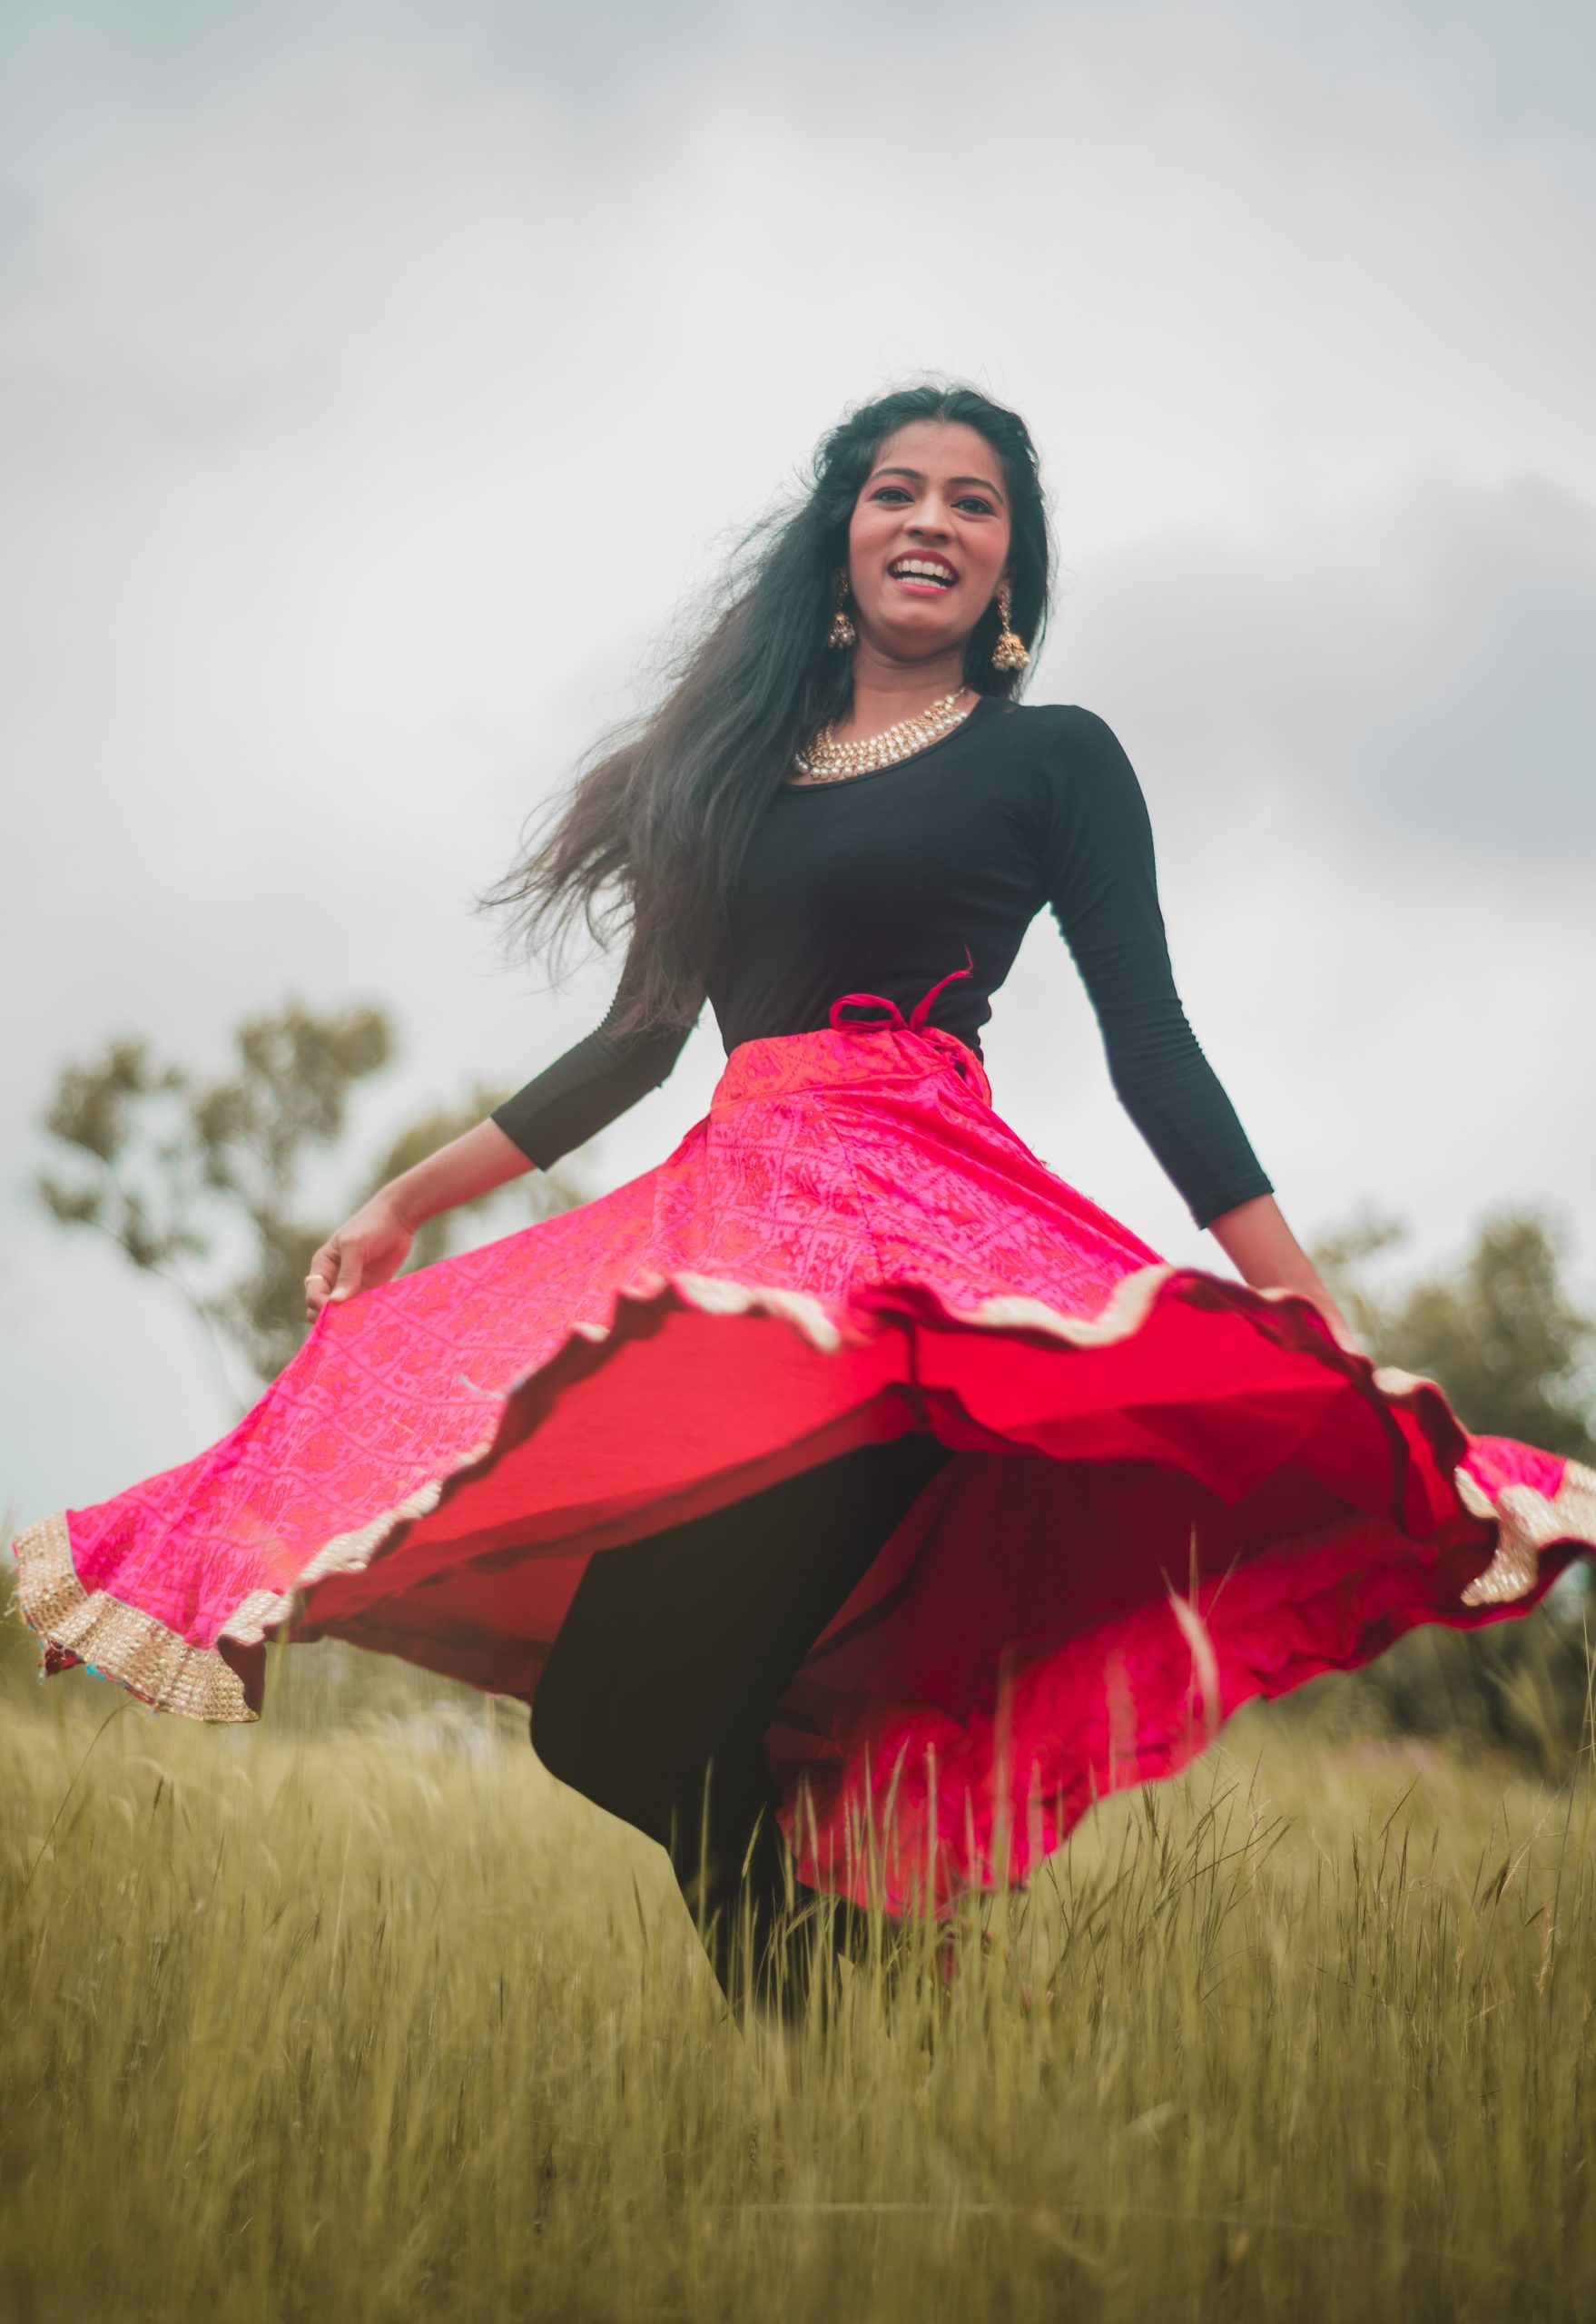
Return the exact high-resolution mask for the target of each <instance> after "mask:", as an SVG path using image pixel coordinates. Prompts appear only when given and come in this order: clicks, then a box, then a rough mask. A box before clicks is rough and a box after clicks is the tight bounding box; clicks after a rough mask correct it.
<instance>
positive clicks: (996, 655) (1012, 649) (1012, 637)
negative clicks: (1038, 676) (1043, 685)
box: [992, 581, 1030, 670]
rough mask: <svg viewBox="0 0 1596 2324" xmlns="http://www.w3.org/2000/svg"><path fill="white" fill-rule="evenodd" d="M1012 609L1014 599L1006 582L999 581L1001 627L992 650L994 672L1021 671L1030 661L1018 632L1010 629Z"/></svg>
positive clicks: (1023, 641) (999, 617)
mask: <svg viewBox="0 0 1596 2324" xmlns="http://www.w3.org/2000/svg"><path fill="white" fill-rule="evenodd" d="M1013 609H1014V599H1013V596H1012V594H1011V592H1010V587H1009V584H1008V583H1007V581H1000V582H999V584H998V619H999V620H1000V622H1001V623H1002V625H1003V626H1002V628H1001V629H1000V631H999V632H998V642H997V644H996V645H994V646H993V648H992V667H993V669H994V670H1023V669H1024V668H1025V667H1026V665H1028V664H1029V662H1030V655H1029V654H1028V653H1027V652H1026V650H1025V640H1024V638H1023V637H1021V636H1020V633H1019V631H1018V630H1015V629H1011V628H1010V614H1011V613H1012V612H1013Z"/></svg>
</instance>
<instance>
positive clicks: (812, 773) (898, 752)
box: [793, 686, 980, 783]
mask: <svg viewBox="0 0 1596 2324" xmlns="http://www.w3.org/2000/svg"><path fill="white" fill-rule="evenodd" d="M963 692H964V688H963V687H962V686H956V687H955V688H954V690H953V692H952V693H951V694H943V695H942V696H941V700H940V701H937V702H933V703H931V704H929V705H928V707H927V708H926V709H924V710H921V711H917V712H916V713H915V714H914V716H913V717H912V718H900V719H899V721H898V723H897V724H896V725H895V726H889V727H887V728H886V729H885V731H884V732H883V733H882V734H864V735H862V736H861V737H860V738H859V740H858V741H857V742H852V743H839V742H836V741H834V740H833V738H832V729H831V726H830V724H826V725H824V726H823V727H822V728H821V730H820V733H819V734H817V735H816V736H815V738H814V740H813V743H810V745H809V747H808V749H807V750H803V751H799V752H796V753H794V756H793V764H794V765H795V766H796V767H797V769H798V771H799V773H801V774H806V775H808V776H809V778H810V780H811V782H813V783H842V782H844V781H845V780H846V779H847V777H848V776H849V775H851V774H873V773H875V771H876V769H877V768H878V767H883V766H896V764H897V763H898V761H899V760H900V759H907V758H912V757H913V755H914V753H915V752H916V751H923V750H924V749H925V748H926V747H927V745H928V744H929V743H938V742H941V738H942V736H943V735H944V734H951V733H952V731H953V729H954V727H955V726H958V725H960V724H962V722H963V721H964V720H965V719H966V718H968V717H969V715H970V711H972V710H973V709H974V708H975V703H974V702H972V703H970V704H968V705H967V706H965V707H964V708H962V709H961V707H960V702H959V697H960V695H961V694H962V693H963ZM979 701H980V695H979V694H978V695H977V696H976V702H979Z"/></svg>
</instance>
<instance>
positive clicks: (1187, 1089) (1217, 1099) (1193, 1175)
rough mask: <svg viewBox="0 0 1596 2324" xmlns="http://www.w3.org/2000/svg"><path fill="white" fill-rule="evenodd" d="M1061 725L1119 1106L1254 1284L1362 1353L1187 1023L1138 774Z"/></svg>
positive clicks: (1082, 892)
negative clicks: (1320, 1320) (1306, 1311)
mask: <svg viewBox="0 0 1596 2324" xmlns="http://www.w3.org/2000/svg"><path fill="white" fill-rule="evenodd" d="M1057 721H1058V736H1057V745H1058V747H1057V751H1056V755H1055V757H1054V760H1053V763H1052V780H1053V785H1054V788H1053V794H1052V800H1051V815H1050V822H1049V864H1048V871H1049V897H1050V901H1051V902H1052V906H1053V910H1054V911H1055V913H1056V914H1057V916H1058V919H1059V925H1060V927H1061V928H1062V930H1063V931H1064V935H1065V938H1066V940H1067V941H1068V943H1069V948H1070V950H1071V952H1072V953H1073V954H1074V956H1075V960H1076V963H1077V966H1078V967H1079V970H1080V972H1081V977H1082V980H1083V982H1084V983H1085V985H1086V988H1087V990H1088V992H1089V995H1090V997H1091V1000H1092V1005H1093V1007H1094V1009H1096V1011H1097V1015H1098V1023H1099V1025H1100V1026H1101V1028H1102V1033H1103V1044H1104V1048H1105V1049H1106V1051H1107V1054H1108V1071H1109V1075H1110V1078H1112V1080H1113V1084H1114V1088H1115V1089H1116V1091H1117V1092H1118V1097H1119V1099H1120V1102H1121V1104H1122V1105H1123V1106H1124V1107H1125V1109H1126V1111H1127V1113H1128V1114H1129V1116H1130V1118H1131V1119H1132V1120H1133V1121H1134V1122H1135V1123H1136V1126H1137V1128H1138V1129H1139V1130H1140V1131H1141V1134H1142V1136H1143V1137H1145V1138H1146V1139H1147V1141H1148V1145H1149V1147H1151V1148H1152V1150H1153V1152H1154V1153H1155V1154H1156V1155H1157V1156H1158V1160H1159V1161H1160V1162H1161V1163H1162V1164H1163V1166H1164V1168H1165V1169H1166V1171H1167V1173H1168V1175H1169V1177H1170V1178H1171V1179H1172V1180H1173V1181H1174V1183H1175V1185H1176V1186H1177V1187H1178V1188H1179V1190H1180V1192H1181V1193H1182V1194H1183V1195H1184V1196H1186V1198H1187V1206H1188V1207H1189V1209H1190V1211H1191V1214H1192V1216H1193V1218H1194V1219H1195V1220H1196V1222H1197V1225H1198V1226H1204V1227H1207V1229H1208V1230H1209V1232H1210V1233H1211V1234H1212V1235H1213V1236H1214V1238H1215V1240H1216V1241H1217V1243H1218V1244H1219V1246H1220V1247H1221V1249H1222V1250H1223V1251H1224V1252H1225V1254H1226V1256H1227V1258H1228V1259H1229V1260H1230V1262H1231V1264H1232V1265H1233V1266H1234V1267H1235V1268H1236V1272H1237V1274H1238V1275H1240V1276H1241V1277H1242V1280H1243V1281H1244V1282H1246V1283H1249V1284H1251V1285H1254V1286H1255V1287H1256V1288H1258V1289H1266V1288H1278V1289H1281V1290H1285V1291H1298V1292H1301V1293H1302V1294H1303V1295H1305V1297H1306V1298H1309V1299H1311V1300H1312V1301H1313V1303H1314V1305H1315V1306H1316V1307H1317V1308H1318V1309H1319V1311H1320V1313H1321V1314H1322V1315H1324V1317H1325V1322H1326V1323H1327V1324H1329V1326H1330V1329H1331V1331H1332V1332H1333V1333H1334V1334H1335V1337H1336V1339H1337V1340H1338V1341H1339V1342H1340V1344H1342V1345H1343V1346H1345V1347H1349V1348H1352V1347H1355V1345H1356V1342H1355V1340H1354V1338H1353V1335H1352V1331H1351V1328H1350V1326H1349V1325H1348V1324H1347V1321H1346V1318H1345V1315H1343V1314H1342V1313H1341V1310H1340V1309H1339V1307H1337V1305H1335V1300H1334V1299H1333V1298H1332V1297H1331V1295H1330V1293H1329V1291H1328V1290H1327V1289H1326V1287H1325V1284H1324V1282H1323V1281H1322V1280H1321V1278H1320V1275H1319V1273H1318V1270H1317V1269H1316V1268H1315V1265H1314V1263H1313V1261H1312V1260H1311V1259H1310V1258H1309V1256H1308V1255H1307V1253H1306V1252H1305V1250H1304V1249H1303V1247H1302V1245H1301V1244H1300V1243H1299V1242H1298V1241H1297V1239H1296V1236H1295V1235H1294V1234H1293V1233H1292V1231H1291V1229H1290V1227H1289V1226H1287V1225H1286V1220H1285V1218H1284V1217H1283V1216H1282V1215H1281V1212H1280V1208H1279V1206H1278V1205H1277V1204H1276V1201H1275V1199H1274V1189H1273V1187H1272V1186H1271V1184H1270V1181H1269V1179H1268V1177H1266V1174H1265V1172H1264V1169H1263V1167H1262V1166H1261V1165H1260V1163H1259V1162H1258V1159H1257V1157H1256V1155H1255V1154H1254V1152H1253V1149H1252V1147H1251V1145H1250V1144H1249V1142H1248V1140H1247V1137H1246V1132H1245V1131H1244V1130H1243V1128H1242V1127H1241V1124H1240V1122H1239V1121H1238V1120H1237V1118H1236V1109H1235V1108H1234V1107H1233V1106H1232V1104H1231V1102H1230V1100H1229V1098H1228V1097H1227V1095H1226V1092H1225V1089H1224V1087H1223V1085H1222V1084H1221V1082H1220V1081H1219V1078H1218V1077H1217V1074H1216V1073H1215V1072H1214V1069H1213V1068H1212V1067H1211V1066H1210V1065H1209V1063H1208V1061H1207V1058H1206V1057H1205V1056H1204V1055H1203V1052H1202V1050H1201V1049H1200V1048H1199V1047H1198V1044H1197V1038H1196V1036H1195V1035H1194V1033H1193V1032H1192V1029H1191V1027H1190V1026H1189V1024H1188V1023H1187V1018H1186V1012H1185V1010H1184V1009H1183V1008H1182V1007H1181V1004H1180V997H1179V994H1178V993H1177V990H1176V987H1175V979H1174V975H1173V972H1172V970H1171V969H1170V966H1169V950H1168V945H1167V940H1166V937H1165V932H1164V919H1163V914H1162V912H1161V911H1160V910H1159V905H1158V874H1157V871H1156V869H1155V864H1154V858H1153V836H1152V828H1151V825H1150V824H1149V822H1148V812H1147V806H1146V803H1145V802H1144V800H1143V798H1142V795H1141V786H1140V784H1139V783H1138V781H1137V779H1136V773H1135V770H1134V769H1133V768H1132V766H1131V763H1130V762H1129V760H1128V758H1127V757H1126V755H1125V753H1124V751H1123V750H1122V749H1121V747H1120V744H1119V742H1118V737H1117V736H1116V735H1115V734H1114V733H1113V732H1112V730H1111V729H1110V728H1109V727H1108V725H1107V724H1105V723H1104V722H1103V720H1102V719H1100V718H1098V717H1096V716H1095V715H1093V714H1092V713H1090V712H1089V711H1083V710H1079V709H1069V710H1061V711H1059V713H1058V714H1057Z"/></svg>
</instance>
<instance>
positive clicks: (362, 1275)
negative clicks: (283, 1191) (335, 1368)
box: [305, 1194, 416, 1324]
mask: <svg viewBox="0 0 1596 2324" xmlns="http://www.w3.org/2000/svg"><path fill="white" fill-rule="evenodd" d="M415 1239H416V1230H415V1228H414V1227H413V1226H410V1225H409V1223H408V1222H407V1221H406V1220H405V1219H404V1218H403V1217H402V1216H400V1213H399V1208H398V1206H397V1205H396V1204H395V1203H393V1202H392V1201H391V1200H389V1198H388V1197H387V1196H386V1195H385V1194H377V1195H373V1196H372V1197H371V1199H370V1201H369V1202H367V1203H362V1204H361V1205H360V1209H359V1210H357V1211H356V1213H355V1214H354V1216H353V1217H352V1218H349V1219H346V1220H345V1222H344V1224H343V1225H342V1226H340V1228H339V1229H338V1232H337V1233H336V1234H335V1235H330V1236H328V1238H327V1240H326V1242H325V1243H323V1244H322V1246H321V1248H320V1250H319V1251H318V1252H317V1254H316V1256H315V1257H314V1258H313V1259H312V1260H311V1262H310V1274H309V1275H307V1276H306V1277H305V1320H306V1322H307V1323H310V1324H313V1323H314V1322H315V1320H316V1318H317V1316H318V1315H320V1313H321V1310H322V1308H323V1307H325V1306H326V1305H327V1302H328V1301H329V1300H330V1299H333V1300H342V1299H351V1298H353V1296H354V1295H355V1293H356V1292H357V1291H359V1290H360V1287H361V1285H363V1284H370V1283H386V1282H387V1281H388V1279H389V1276H390V1275H397V1274H398V1273H399V1269H400V1267H402V1266H403V1265H404V1263H405V1261H406V1259H407V1258H409V1254H410V1245H411V1244H412V1243H413V1242H414V1241H415Z"/></svg>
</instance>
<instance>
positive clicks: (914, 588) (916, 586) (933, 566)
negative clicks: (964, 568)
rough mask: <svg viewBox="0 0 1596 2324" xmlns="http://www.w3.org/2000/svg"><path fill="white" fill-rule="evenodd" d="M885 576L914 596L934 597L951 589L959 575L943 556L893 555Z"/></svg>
mask: <svg viewBox="0 0 1596 2324" xmlns="http://www.w3.org/2000/svg"><path fill="white" fill-rule="evenodd" d="M887 578H888V579H889V580H890V581H895V582H896V583H897V584H898V586H899V587H900V588H901V589H908V590H910V591H911V593H912V594H913V595H914V596H921V597H935V596H941V595H942V594H943V593H944V592H945V591H947V590H949V589H951V588H952V587H953V586H955V585H956V583H957V581H958V579H959V576H958V574H957V573H956V572H955V571H954V569H953V567H952V566H951V565H950V564H949V562H948V560H947V558H946V557H945V556H895V557H894V558H893V559H892V563H891V565H889V566H888V567H887Z"/></svg>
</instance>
